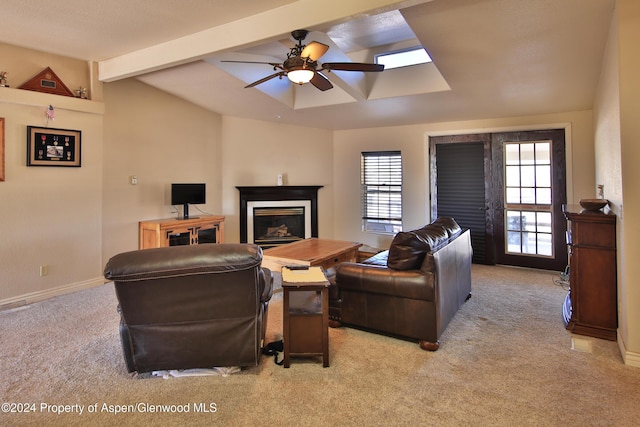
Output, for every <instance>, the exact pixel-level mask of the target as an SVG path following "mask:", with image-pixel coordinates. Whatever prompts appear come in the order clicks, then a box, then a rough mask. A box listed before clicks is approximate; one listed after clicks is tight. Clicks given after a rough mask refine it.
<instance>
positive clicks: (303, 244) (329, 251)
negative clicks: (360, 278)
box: [262, 237, 362, 271]
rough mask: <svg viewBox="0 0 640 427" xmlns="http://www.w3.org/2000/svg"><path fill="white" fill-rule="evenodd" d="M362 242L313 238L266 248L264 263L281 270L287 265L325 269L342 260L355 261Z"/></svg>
mask: <svg viewBox="0 0 640 427" xmlns="http://www.w3.org/2000/svg"><path fill="white" fill-rule="evenodd" d="M360 246H362V243H355V242H348V241H344V240H331V239H318V238H315V237H313V238H311V239H305V240H299V241H297V242H293V243H288V244H286V245H282V246H277V247H275V248H269V249H265V251H264V252H263V258H262V265H263V266H264V267H267V268H269V269H271V270H274V271H280V269H281V268H282V266H285V265H309V266H320V267H322V268H323V269H325V270H328V269H330V268H331V267H335V266H336V265H337V264H340V263H341V262H355V261H356V260H357V258H358V248H359V247H360Z"/></svg>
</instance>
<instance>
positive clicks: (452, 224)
mask: <svg viewBox="0 0 640 427" xmlns="http://www.w3.org/2000/svg"><path fill="white" fill-rule="evenodd" d="M432 224H435V225H440V226H442V227H443V228H444V230H445V231H446V232H447V234H448V235H449V237H451V236H453V235H455V234H458V233H459V232H460V231H461V230H462V229H461V228H460V226H459V225H458V223H457V222H456V220H455V219H453V218H449V217H446V216H441V217H438V218H436V220H435V221H433V222H432Z"/></svg>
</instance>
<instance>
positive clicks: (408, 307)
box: [329, 217, 472, 351]
mask: <svg viewBox="0 0 640 427" xmlns="http://www.w3.org/2000/svg"><path fill="white" fill-rule="evenodd" d="M471 256H472V249H471V238H470V232H469V230H462V229H461V228H460V226H459V225H458V224H457V223H456V222H455V221H454V220H453V219H452V218H444V217H443V218H438V219H437V220H435V221H434V222H432V223H431V224H428V225H426V226H425V227H423V228H421V229H418V230H413V231H408V232H402V233H398V234H397V235H396V236H395V237H394V239H393V242H392V243H391V246H390V248H389V250H387V251H384V252H381V253H379V254H377V255H375V256H373V257H371V258H369V259H367V260H365V261H363V262H361V263H342V264H339V265H338V266H337V267H336V274H335V277H334V278H333V279H334V283H333V284H332V286H331V288H330V292H329V295H330V296H329V318H330V323H331V325H332V326H334V327H336V326H339V325H341V324H346V325H352V326H357V327H361V328H364V329H367V330H372V331H379V332H382V333H386V334H389V335H395V336H399V337H403V338H408V339H414V340H418V341H419V343H420V347H421V348H422V349H424V350H431V351H435V350H437V349H438V348H439V347H440V336H441V335H442V333H443V332H444V330H445V329H446V327H447V325H448V324H449V322H450V321H451V319H452V318H453V317H454V316H455V314H456V313H457V311H458V309H459V308H460V306H461V305H462V304H463V303H464V302H465V301H466V300H467V299H468V298H469V297H470V296H471Z"/></svg>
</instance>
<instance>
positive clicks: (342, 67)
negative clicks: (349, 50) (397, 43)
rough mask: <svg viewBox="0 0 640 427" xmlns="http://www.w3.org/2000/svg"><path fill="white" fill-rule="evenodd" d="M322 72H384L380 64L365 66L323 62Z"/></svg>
mask: <svg viewBox="0 0 640 427" xmlns="http://www.w3.org/2000/svg"><path fill="white" fill-rule="evenodd" d="M322 69H323V70H329V71H332V70H338V71H365V72H378V71H383V70H384V65H382V64H366V63H362V62H325V63H324V64H322Z"/></svg>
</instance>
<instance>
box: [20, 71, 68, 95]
mask: <svg viewBox="0 0 640 427" xmlns="http://www.w3.org/2000/svg"><path fill="white" fill-rule="evenodd" d="M18 89H26V90H33V91H36V92H44V93H51V94H54V95H63V96H71V97H74V94H73V92H71V91H70V90H69V88H68V87H67V85H65V84H64V83H63V82H62V80H60V78H59V77H58V76H57V75H56V73H54V72H53V70H52V69H51V68H50V67H47V68H45V69H44V70H42V71H41V72H40V73H38V74H37V75H35V76H34V77H32V78H31V79H30V80H28V81H26V82H24V83H23V84H22V85H20V87H19V88H18Z"/></svg>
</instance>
